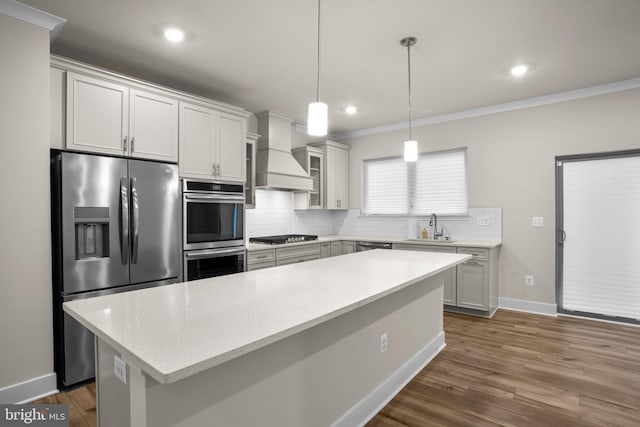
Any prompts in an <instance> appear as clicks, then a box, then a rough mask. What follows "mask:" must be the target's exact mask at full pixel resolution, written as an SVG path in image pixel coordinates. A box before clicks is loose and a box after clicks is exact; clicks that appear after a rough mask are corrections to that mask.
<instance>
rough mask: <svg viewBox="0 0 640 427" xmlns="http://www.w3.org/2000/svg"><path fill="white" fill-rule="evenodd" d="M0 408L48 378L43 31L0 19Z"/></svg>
mask: <svg viewBox="0 0 640 427" xmlns="http://www.w3.org/2000/svg"><path fill="white" fill-rule="evenodd" d="M0 57H2V79H0V94H2V95H1V96H0V159H2V167H1V168H0V171H1V174H2V175H1V178H0V182H1V184H0V200H2V203H1V205H0V206H1V207H0V238H1V241H2V244H1V245H0V281H1V282H0V283H1V285H0V295H1V296H0V403H15V402H6V401H2V400H3V399H6V396H8V395H7V394H3V391H4V390H2V389H6V388H7V387H10V386H12V385H15V384H17V383H20V382H23V381H26V380H31V379H34V378H37V377H41V376H44V375H48V374H51V373H52V372H53V350H52V346H53V337H52V317H51V316H52V313H51V231H50V219H49V218H50V214H49V212H50V206H49V191H50V190H49V31H48V30H45V29H43V28H39V27H36V26H35V25H32V24H27V23H25V22H23V21H19V20H17V19H14V18H11V17H9V16H7V15H3V14H0Z"/></svg>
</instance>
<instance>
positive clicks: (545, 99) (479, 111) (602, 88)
mask: <svg viewBox="0 0 640 427" xmlns="http://www.w3.org/2000/svg"><path fill="white" fill-rule="evenodd" d="M637 88H640V78H634V79H629V80H622V81H619V82H613V83H606V84H602V85H598V86H591V87H587V88H583V89H576V90H570V91H566V92H558V93H554V94H551V95H544V96H538V97H535V98H527V99H522V100H519V101H513V102H507V103H504V104H497V105H490V106H487V107H480V108H473V109H470V110H464V111H459V112H456V113H450V114H441V115H439V116H433V117H425V118H422V119H415V120H413V121H412V126H413V127H414V128H416V127H420V126H427V125H433V124H436V123H444V122H451V121H455V120H462V119H469V118H472V117H480V116H487V115H490V114H496V113H504V112H506V111H513V110H521V109H524V108H531V107H539V106H541V105H549V104H556V103H559V102H565V101H572V100H575V99H581V98H589V97H592V96H598V95H605V94H608V93H614V92H621V91H625V90H630V89H637ZM408 128H409V122H408V121H404V122H399V123H392V124H389V125H384V126H376V127H372V128H366V129H360V130H355V131H350V132H343V133H337V134H332V135H328V136H327V138H328V139H331V140H334V141H340V140H343V139H349V138H356V137H359V136H366V135H375V134H379V133H385V132H391V131H394V130H401V129H408ZM302 129H305V130H306V128H304V127H303V126H299V125H296V130H297V131H298V132H299V131H300V130H302Z"/></svg>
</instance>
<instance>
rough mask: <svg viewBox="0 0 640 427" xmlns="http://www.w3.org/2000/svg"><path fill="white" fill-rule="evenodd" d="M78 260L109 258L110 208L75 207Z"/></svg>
mask: <svg viewBox="0 0 640 427" xmlns="http://www.w3.org/2000/svg"><path fill="white" fill-rule="evenodd" d="M73 211H74V212H73V214H74V223H75V229H76V230H75V231H76V259H77V260H82V259H90V258H103V257H108V256H109V208H108V207H75V208H74V210H73Z"/></svg>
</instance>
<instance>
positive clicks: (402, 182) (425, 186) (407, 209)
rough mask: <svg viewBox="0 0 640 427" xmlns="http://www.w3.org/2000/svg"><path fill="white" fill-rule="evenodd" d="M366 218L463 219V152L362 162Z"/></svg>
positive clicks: (464, 197)
mask: <svg viewBox="0 0 640 427" xmlns="http://www.w3.org/2000/svg"><path fill="white" fill-rule="evenodd" d="M363 196H364V198H363V199H364V200H363V212H364V214H366V215H428V214H432V213H436V214H438V215H466V214H467V210H468V198H467V150H466V148H463V149H456V150H450V151H439V152H434V153H423V154H421V155H420V156H419V157H418V161H417V162H415V163H407V162H405V161H404V160H403V159H402V158H401V157H393V158H386V159H372V160H365V161H364V188H363Z"/></svg>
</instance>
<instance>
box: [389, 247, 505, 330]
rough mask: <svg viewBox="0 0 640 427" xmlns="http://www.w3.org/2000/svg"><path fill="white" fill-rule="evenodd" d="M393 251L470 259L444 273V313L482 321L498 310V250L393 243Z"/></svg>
mask: <svg viewBox="0 0 640 427" xmlns="http://www.w3.org/2000/svg"><path fill="white" fill-rule="evenodd" d="M393 249H404V250H409V251H429V252H450V253H459V254H469V255H471V256H472V258H471V259H470V260H468V261H467V262H465V263H462V264H458V266H457V267H456V268H451V269H449V270H447V272H446V273H445V279H444V295H443V302H444V305H445V309H447V310H448V311H457V312H461V313H467V314H475V315H480V316H485V317H491V316H493V313H495V311H496V309H497V308H498V252H499V247H498V248H486V247H481V248H478V247H471V246H456V245H451V246H449V245H427V244H407V243H394V244H393Z"/></svg>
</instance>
